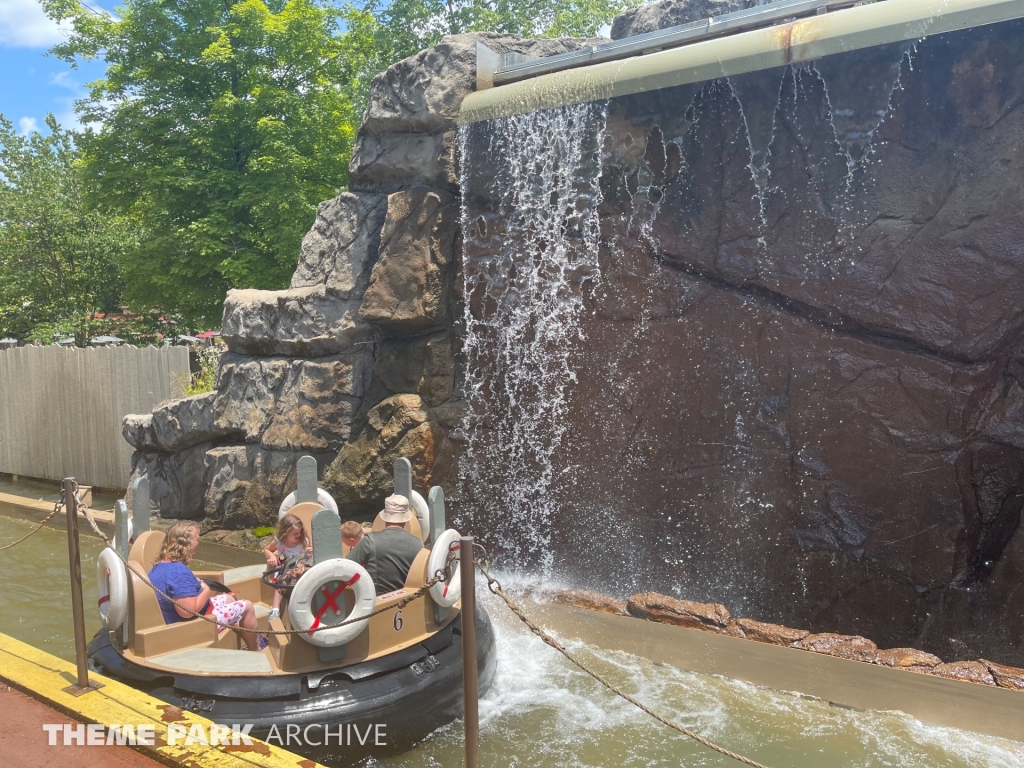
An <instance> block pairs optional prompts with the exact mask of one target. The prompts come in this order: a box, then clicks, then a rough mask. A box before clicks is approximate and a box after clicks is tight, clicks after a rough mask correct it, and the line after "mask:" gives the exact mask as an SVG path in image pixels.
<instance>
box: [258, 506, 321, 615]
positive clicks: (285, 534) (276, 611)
mask: <svg viewBox="0 0 1024 768" xmlns="http://www.w3.org/2000/svg"><path fill="white" fill-rule="evenodd" d="M263 554H264V555H266V556H267V567H268V568H271V569H273V568H279V567H280V566H281V565H283V564H284V563H286V562H288V561H289V560H293V559H294V560H296V562H295V563H294V564H293V565H292V566H291V567H289V568H288V569H286V570H285V571H284V572H282V573H281V574H279V575H278V577H277V579H276V582H275V583H277V584H280V585H281V586H290V585H292V584H294V583H295V582H296V581H298V580H299V576H301V575H302V574H303V572H305V570H306V568H307V567H308V566H309V565H310V562H311V561H310V556H311V555H312V554H313V548H312V547H310V546H309V539H308V537H307V536H306V529H305V527H304V526H303V525H302V520H300V519H299V518H298V517H296V516H295V515H292V514H288V515H285V516H284V517H282V518H281V519H280V520H278V522H277V531H276V532H275V533H274V540H273V541H272V542H270V545H269V546H268V547H266V548H265V549H264V550H263ZM280 617H281V591H280V590H275V591H274V604H273V607H272V608H271V611H270V616H269V618H271V619H277V618H280Z"/></svg>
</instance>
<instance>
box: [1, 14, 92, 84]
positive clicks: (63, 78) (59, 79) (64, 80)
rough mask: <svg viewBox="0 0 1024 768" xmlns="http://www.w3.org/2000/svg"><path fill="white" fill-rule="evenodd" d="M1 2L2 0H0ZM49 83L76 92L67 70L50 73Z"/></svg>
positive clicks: (73, 81)
mask: <svg viewBox="0 0 1024 768" xmlns="http://www.w3.org/2000/svg"><path fill="white" fill-rule="evenodd" d="M0 2H3V0H0ZM50 83H51V84H52V85H59V86H60V87H61V88H67V89H68V90H71V91H75V92H78V91H79V90H80V89H79V87H78V81H77V80H74V79H72V77H71V73H70V72H68V71H63V72H58V73H57V74H55V75H50Z"/></svg>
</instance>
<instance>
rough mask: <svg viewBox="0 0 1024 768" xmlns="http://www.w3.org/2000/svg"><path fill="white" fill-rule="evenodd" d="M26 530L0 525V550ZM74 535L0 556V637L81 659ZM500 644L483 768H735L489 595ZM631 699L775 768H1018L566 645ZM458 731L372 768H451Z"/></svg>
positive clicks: (955, 740)
mask: <svg viewBox="0 0 1024 768" xmlns="http://www.w3.org/2000/svg"><path fill="white" fill-rule="evenodd" d="M31 528H32V525H31V524H30V523H26V522H23V521H15V520H10V519H7V518H3V517H0V546H2V545H3V544H7V543H9V542H11V541H13V540H15V539H17V538H20V537H21V536H24V535H25V533H27V532H28V531H29V530H31ZM66 541H67V539H66V537H65V536H64V534H63V533H61V532H60V531H55V530H49V529H47V530H43V531H40V532H39V533H38V534H36V535H35V536H33V537H32V538H31V539H29V540H28V541H27V542H25V543H24V544H21V545H19V546H18V547H16V548H15V549H13V550H10V551H9V552H7V553H4V554H3V555H0V574H2V575H3V578H4V581H5V584H6V588H5V589H3V590H0V616H2V617H3V619H2V625H0V631H3V632H5V633H7V634H10V635H13V636H14V637H16V638H18V639H19V640H23V641H24V642H27V643H31V644H32V645H35V646H37V647H39V648H42V649H43V650H45V651H48V652H49V653H52V654H54V655H56V656H60V657H62V658H65V659H69V660H71V659H73V658H74V641H73V630H72V626H71V607H70V602H69V599H68V566H67V548H66ZM100 549H101V546H100V542H99V541H98V540H97V539H93V538H91V537H85V536H83V537H82V572H83V576H84V582H85V604H86V626H87V631H88V633H89V634H90V636H91V635H92V633H93V632H95V631H96V630H97V629H98V628H99V618H98V615H97V613H96V610H95V607H94V606H95V605H96V585H95V576H94V572H95V562H96V557H97V555H98V554H99V551H100ZM481 599H482V600H483V602H484V605H485V606H486V607H487V609H488V610H489V612H490V614H491V617H492V619H493V621H494V626H495V631H496V633H497V638H498V672H497V676H496V678H495V681H494V685H493V686H492V687H491V690H490V691H489V693H488V694H487V696H485V697H484V698H483V699H482V700H481V702H480V717H481V764H482V765H483V766H485V768H532V767H533V766H543V767H544V768H547V767H548V766H550V767H551V768H562V767H563V766H564V767H565V768H590V767H593V768H598V767H600V768H619V767H620V766H621V767H622V768H641V766H642V767H644V768H647V767H649V766H687V768H735V766H737V765H738V764H737V763H735V762H733V761H731V760H729V759H727V758H724V757H721V756H718V755H716V754H714V753H711V752H708V751H707V750H705V749H704V748H703V747H700V746H698V745H696V744H693V743H691V742H689V741H687V740H686V739H685V738H684V737H683V736H680V735H678V734H676V733H675V732H672V731H669V730H668V729H666V728H664V727H663V726H661V725H660V724H658V723H656V722H654V721H653V720H651V719H650V718H649V717H647V716H646V715H644V714H643V713H641V712H639V711H637V710H635V709H634V708H633V707H632V706H631V705H630V704H628V703H626V702H625V701H622V700H621V699H618V698H617V697H615V696H613V695H612V694H610V693H608V692H607V691H606V690H605V689H604V688H602V687H601V686H600V685H599V684H597V683H596V682H594V681H593V680H591V679H590V678H589V677H586V676H585V675H583V674H582V673H580V672H579V671H577V670H576V669H575V667H572V666H570V665H569V664H568V662H566V661H565V660H564V659H563V658H562V657H561V656H559V655H558V654H557V653H556V652H555V651H553V650H552V649H550V648H548V647H546V646H545V645H543V644H541V643H540V641H538V640H537V639H536V638H535V637H534V636H533V635H531V634H529V633H528V632H526V631H525V630H523V629H522V627H521V625H519V624H518V621H517V620H516V619H514V618H510V614H509V613H508V611H507V609H505V608H504V607H503V606H502V605H501V604H500V603H497V602H496V601H495V600H494V599H493V598H491V596H490V595H489V594H487V593H486V592H484V593H482V594H481ZM567 645H568V646H569V647H570V649H571V650H573V651H574V652H576V653H578V654H579V655H580V656H582V658H583V659H584V660H586V661H587V662H588V663H590V664H591V665H592V666H593V667H595V668H596V669H597V670H598V671H600V672H601V673H602V674H605V675H606V676H608V677H609V678H610V679H612V680H613V681H614V682H615V683H616V684H618V685H620V686H621V687H622V688H623V689H624V690H626V691H627V692H629V693H630V694H633V695H634V696H636V697H638V698H639V699H641V700H642V701H644V702H646V703H647V704H649V705H651V706H653V707H654V708H655V709H657V710H658V711H660V712H662V713H663V714H665V715H666V716H667V717H669V718H671V719H674V720H676V721H678V722H679V723H682V724H683V725H685V726H687V727H688V728H691V729H693V730H695V731H698V732H700V733H701V734H703V735H705V736H707V737H708V738H710V739H712V740H713V741H716V742H718V743H720V744H722V745H723V746H726V747H728V748H729V749H732V750H734V751H736V752H740V753H742V754H745V755H748V756H749V757H751V758H753V759H755V760H758V761H760V762H762V763H764V764H765V765H768V766H770V767H771V768H812V767H813V768H882V767H883V766H886V767H888V766H892V767H893V768H911V767H914V768H918V767H920V768H932V767H935V768H983V767H984V768H1017V767H1020V766H1024V744H1018V743H1015V742H1009V741H1003V740H1000V739H994V738H989V737H984V736H979V735H977V734H973V733H968V732H965V731H956V730H952V729H948V728H937V727H932V726H926V725H923V724H921V723H919V722H918V721H916V720H913V719H911V718H909V717H906V716H902V715H895V714H892V715H890V714H881V713H871V712H860V711H853V710H848V709H842V708H838V707H834V706H830V705H828V704H825V703H822V702H820V701H815V700H809V699H804V698H801V697H799V696H795V695H792V694H785V693H776V692H772V691H767V690H764V689H761V688H756V687H754V686H751V685H747V684H745V683H737V682H733V681H729V680H723V679H720V678H715V677H708V676H704V675H697V674H692V673H689V672H683V671H680V670H678V669H674V668H672V667H667V666H663V665H656V664H653V663H651V662H649V661H646V660H644V659H640V658H637V657H635V656H630V655H628V654H624V653H614V652H607V651H600V650H596V649H593V648H589V647H587V646H586V645H585V644H582V643H567ZM462 749H463V747H462V726H461V724H460V723H454V724H452V725H450V726H447V727H445V728H442V729H440V730H439V731H437V732H435V733H434V734H433V735H432V736H431V737H430V738H428V739H427V740H426V741H425V742H423V743H422V744H420V745H419V746H418V747H417V748H415V749H413V750H412V751H410V752H407V753H405V754H403V755H401V756H399V757H395V758H391V759H388V760H370V761H369V763H368V765H367V768H370V766H372V767H373V768H456V767H457V766H461V765H462V759H463V753H462Z"/></svg>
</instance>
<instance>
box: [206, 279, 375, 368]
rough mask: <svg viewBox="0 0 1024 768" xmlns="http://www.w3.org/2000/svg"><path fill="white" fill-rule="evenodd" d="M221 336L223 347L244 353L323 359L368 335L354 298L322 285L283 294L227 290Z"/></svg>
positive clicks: (350, 347) (282, 292) (351, 347)
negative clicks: (343, 295)
mask: <svg viewBox="0 0 1024 768" xmlns="http://www.w3.org/2000/svg"><path fill="white" fill-rule="evenodd" d="M221 334H222V338H223V339H224V342H225V343H226V344H227V346H228V349H229V350H230V351H232V352H238V353H241V354H247V355H291V356H295V357H323V356H326V355H333V354H336V353H338V352H349V351H351V350H352V349H353V348H354V346H355V345H356V344H357V343H359V342H364V341H368V340H369V339H370V338H371V334H372V331H371V329H370V327H369V326H367V325H366V324H365V323H364V322H362V321H361V320H360V318H359V300H358V299H344V298H342V297H340V296H336V295H335V294H333V293H331V292H329V291H328V290H327V287H326V286H325V285H314V286H310V287H306V288H290V289H288V290H286V291H257V290H230V291H228V295H227V298H226V299H225V300H224V318H223V321H222V323H221Z"/></svg>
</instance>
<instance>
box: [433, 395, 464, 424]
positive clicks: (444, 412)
mask: <svg viewBox="0 0 1024 768" xmlns="http://www.w3.org/2000/svg"><path fill="white" fill-rule="evenodd" d="M468 415H469V403H467V402H466V401H465V400H449V401H448V402H446V403H444V404H443V405H439V406H438V407H437V408H435V409H434V418H436V419H437V423H438V424H440V425H441V426H442V427H444V428H445V429H447V430H449V431H451V430H453V429H456V428H457V427H458V426H459V425H460V424H461V423H462V420H463V419H464V418H466V416H468Z"/></svg>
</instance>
